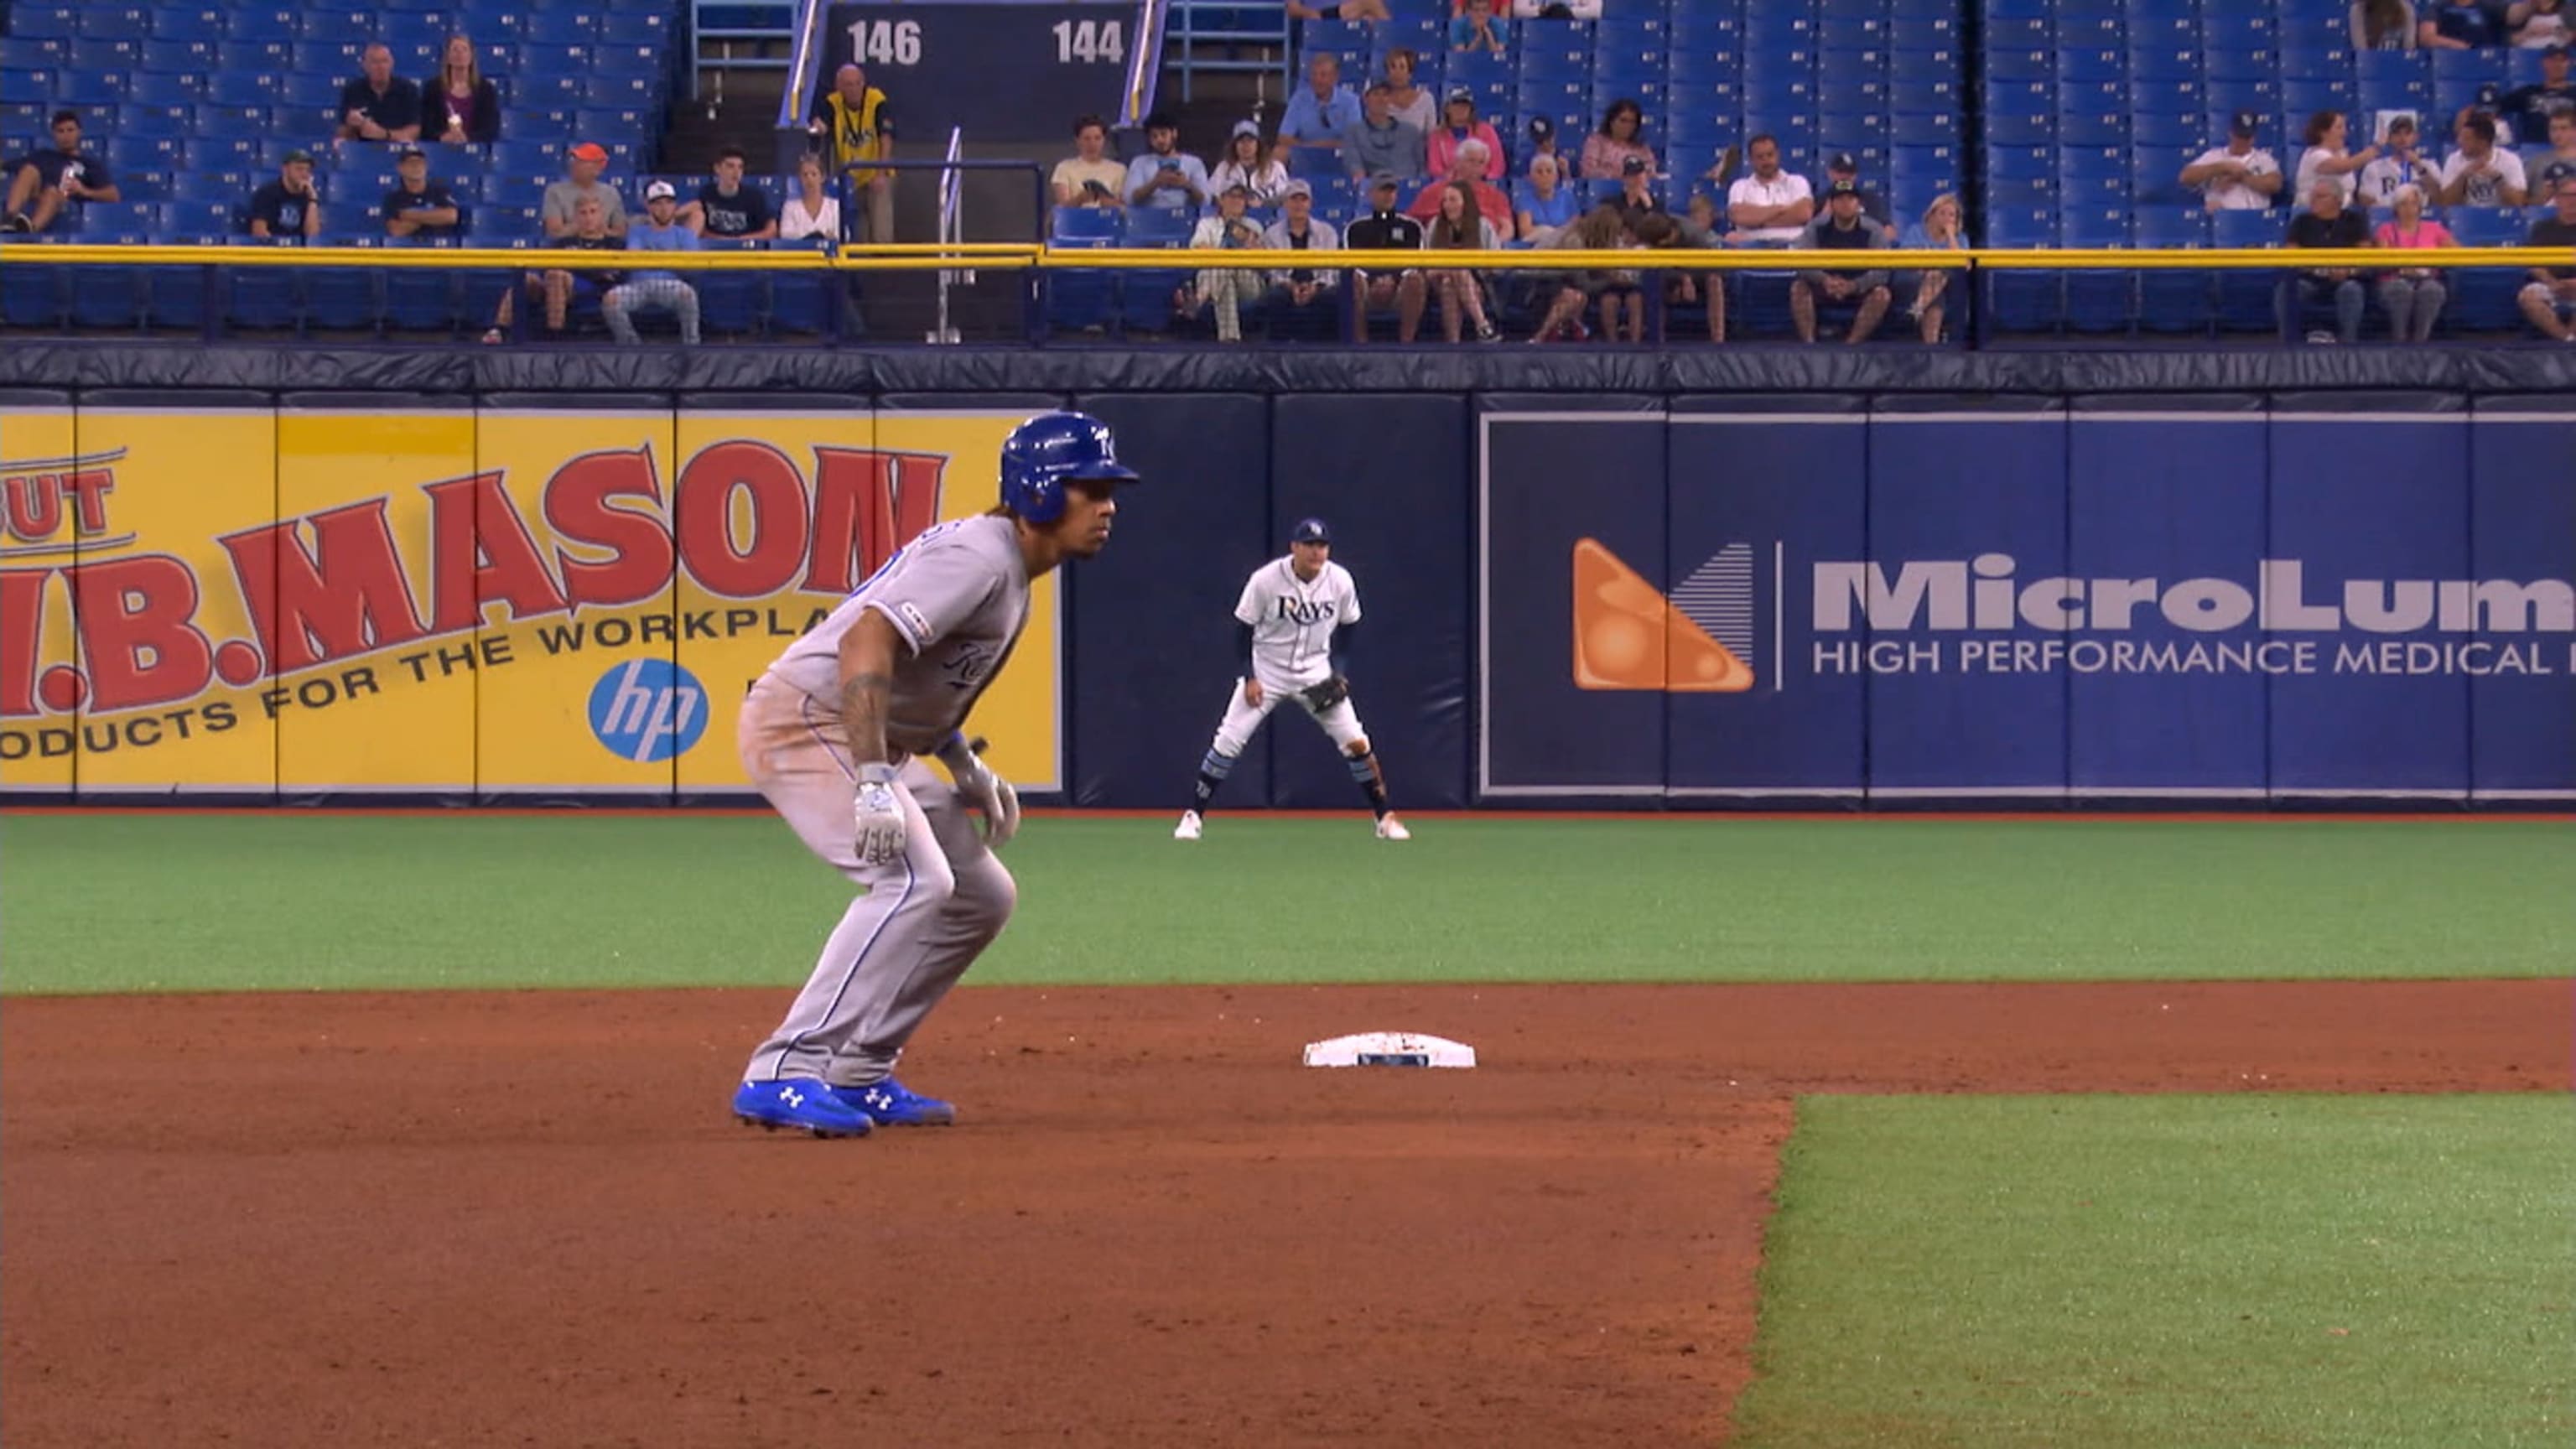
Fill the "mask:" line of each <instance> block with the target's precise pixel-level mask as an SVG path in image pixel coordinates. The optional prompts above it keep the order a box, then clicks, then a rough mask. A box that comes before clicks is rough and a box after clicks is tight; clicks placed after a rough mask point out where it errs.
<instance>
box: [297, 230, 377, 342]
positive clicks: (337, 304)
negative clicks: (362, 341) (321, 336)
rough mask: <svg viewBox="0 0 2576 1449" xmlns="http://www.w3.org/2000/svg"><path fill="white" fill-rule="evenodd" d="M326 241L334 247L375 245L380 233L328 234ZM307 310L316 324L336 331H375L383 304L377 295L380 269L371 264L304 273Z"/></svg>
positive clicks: (318, 268)
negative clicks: (378, 271) (378, 270)
mask: <svg viewBox="0 0 2576 1449" xmlns="http://www.w3.org/2000/svg"><path fill="white" fill-rule="evenodd" d="M323 240H324V241H325V242H326V243H328V244H331V245H335V246H347V245H353V244H366V245H372V244H373V243H374V242H376V241H377V240H379V234H375V233H369V234H366V235H364V236H363V237H362V236H360V235H358V234H355V233H341V234H337V235H331V236H326V237H324V238H323ZM304 312H305V315H306V318H307V319H308V320H309V321H310V322H311V323H312V325H314V326H316V327H322V328H327V329H329V330H331V331H334V332H373V331H374V330H376V326H377V319H378V318H379V316H381V314H382V312H383V304H382V302H381V301H380V299H379V298H378V295H377V272H376V270H375V269H374V268H372V267H315V268H312V269H311V270H309V271H306V272H305V273H304Z"/></svg>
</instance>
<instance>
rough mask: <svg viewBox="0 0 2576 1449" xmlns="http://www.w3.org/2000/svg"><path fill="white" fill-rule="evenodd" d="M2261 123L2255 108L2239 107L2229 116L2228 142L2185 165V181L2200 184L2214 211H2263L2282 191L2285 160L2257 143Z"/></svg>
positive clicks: (2211, 148) (2184, 183)
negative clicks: (2255, 136) (2280, 160)
mask: <svg viewBox="0 0 2576 1449" xmlns="http://www.w3.org/2000/svg"><path fill="white" fill-rule="evenodd" d="M2257 124H2258V118H2257V117H2256V116H2255V114H2254V113H2253V112H2252V111H2238V112H2237V113H2236V114H2235V115H2234V116H2233V117H2230V118H2229V121H2228V126H2227V144H2226V145H2224V146H2212V147H2210V148H2209V149H2208V150H2206V151H2203V152H2201V153H2200V159H2198V160H2196V161H2194V162H2192V163H2191V164H2190V165H2188V166H2185V167H2184V168H2182V184H2183V185H2185V186H2196V187H2198V188H2200V189H2201V191H2202V193H2203V194H2204V195H2205V196H2206V198H2207V201H2206V205H2207V206H2208V208H2209V209H2210V210H2211V211H2261V210H2262V209H2264V208H2265V207H2267V206H2270V205H2271V204H2272V198H2273V197H2275V196H2278V195H2280V194H2281V163H2280V162H2279V161H2276V160H2274V159H2273V157H2272V153H2271V152H2269V151H2266V150H2264V149H2263V148H2262V147H2260V146H2257V145H2255V144H2254V129H2255V126H2256V125H2257Z"/></svg>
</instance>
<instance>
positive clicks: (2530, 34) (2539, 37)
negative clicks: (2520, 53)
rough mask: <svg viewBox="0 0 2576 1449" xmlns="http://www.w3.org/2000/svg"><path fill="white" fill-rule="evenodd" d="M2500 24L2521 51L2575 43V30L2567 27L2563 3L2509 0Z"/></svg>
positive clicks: (2550, 0)
mask: <svg viewBox="0 0 2576 1449" xmlns="http://www.w3.org/2000/svg"><path fill="white" fill-rule="evenodd" d="M2504 23H2505V26H2506V28H2507V29H2508V30H2510V31H2511V32H2512V33H2513V43H2514V44H2515V45H2516V46H2519V47H2520V48H2522V49H2524V50H2538V49H2540V48H2542V47H2543V46H2551V45H2565V44H2567V43H2568V42H2569V41H2571V40H2576V30H2571V29H2570V28H2569V16H2568V13H2567V0H2513V4H2512V5H2511V6H2509V7H2507V8H2506V10H2505V12H2504Z"/></svg>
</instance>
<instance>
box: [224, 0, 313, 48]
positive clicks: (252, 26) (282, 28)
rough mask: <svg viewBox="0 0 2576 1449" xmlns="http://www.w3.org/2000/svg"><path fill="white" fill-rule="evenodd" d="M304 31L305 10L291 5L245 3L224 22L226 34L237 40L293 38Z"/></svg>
mask: <svg viewBox="0 0 2576 1449" xmlns="http://www.w3.org/2000/svg"><path fill="white" fill-rule="evenodd" d="M303 33H304V15H303V12H302V11H300V10H298V9H296V8H295V7H293V6H291V5H245V6H243V7H241V8H239V9H237V10H234V11H233V12H232V18H231V19H230V20H228V21H226V22H225V24H224V34H226V35H228V36H230V37H232V38H233V39H235V40H293V39H295V38H296V37H297V36H300V35H302V34H303Z"/></svg>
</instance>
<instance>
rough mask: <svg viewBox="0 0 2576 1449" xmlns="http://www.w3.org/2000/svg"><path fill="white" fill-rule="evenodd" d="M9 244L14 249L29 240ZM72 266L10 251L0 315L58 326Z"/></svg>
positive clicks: (0, 285)
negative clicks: (21, 256)
mask: <svg viewBox="0 0 2576 1449" xmlns="http://www.w3.org/2000/svg"><path fill="white" fill-rule="evenodd" d="M22 13H23V12H22ZM9 245H10V247H11V249H12V251H13V253H14V252H15V251H16V250H17V249H18V248H22V247H26V246H28V245H29V243H26V242H12V243H10V244H9ZM71 270H72V269H71V268H69V267H63V266H47V265H39V264H31V263H27V262H22V261H19V260H17V258H16V257H15V256H14V255H13V256H12V257H11V259H10V265H8V266H5V267H0V317H5V318H7V319H8V322H9V325H10V326H12V327H51V328H57V329H59V328H61V327H62V326H64V325H65V322H66V320H67V319H68V317H69V315H70V311H71V279H70V277H69V276H68V275H67V274H68V273H69V272H70V271H71Z"/></svg>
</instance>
